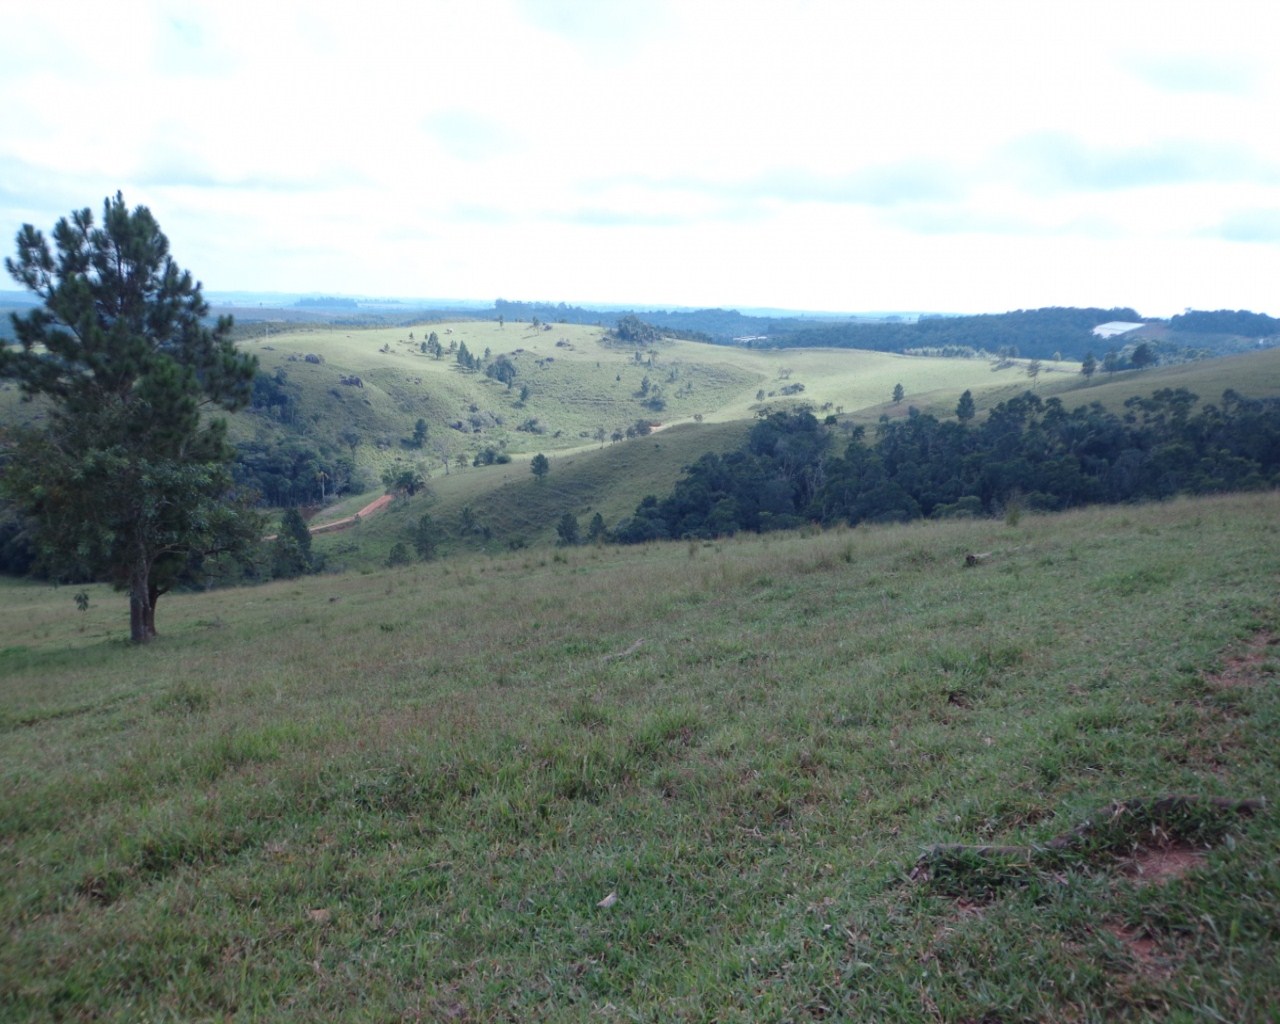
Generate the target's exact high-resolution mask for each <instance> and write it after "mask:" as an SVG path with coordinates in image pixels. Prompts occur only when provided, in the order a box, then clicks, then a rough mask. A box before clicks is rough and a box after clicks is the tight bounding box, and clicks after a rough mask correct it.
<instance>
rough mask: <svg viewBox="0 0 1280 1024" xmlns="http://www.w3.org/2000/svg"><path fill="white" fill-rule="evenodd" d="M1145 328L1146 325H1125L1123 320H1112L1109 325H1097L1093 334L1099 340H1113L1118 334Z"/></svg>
mask: <svg viewBox="0 0 1280 1024" xmlns="http://www.w3.org/2000/svg"><path fill="white" fill-rule="evenodd" d="M1146 326H1147V325H1146V324H1132V323H1126V322H1125V321H1124V320H1112V321H1111V322H1110V323H1109V324H1098V326H1097V327H1095V328H1094V329H1093V333H1094V334H1096V335H1097V336H1098V337H1099V338H1114V337H1115V336H1116V335H1118V334H1128V333H1129V332H1130V331H1136V330H1137V329H1138V328H1139V327H1146Z"/></svg>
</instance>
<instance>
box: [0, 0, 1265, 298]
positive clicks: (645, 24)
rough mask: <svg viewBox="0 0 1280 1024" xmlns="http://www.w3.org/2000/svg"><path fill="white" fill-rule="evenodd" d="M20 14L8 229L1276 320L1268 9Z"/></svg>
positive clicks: (593, 284)
mask: <svg viewBox="0 0 1280 1024" xmlns="http://www.w3.org/2000/svg"><path fill="white" fill-rule="evenodd" d="M70 10H71V8H70V5H69V4H68V3H58V2H54V3H51V4H48V5H44V6H43V7H40V8H38V9H37V7H36V6H35V5H27V6H25V7H24V8H23V9H22V12H21V13H20V14H18V15H16V16H11V17H10V18H9V19H8V21H9V22H10V24H7V25H6V33H5V35H4V37H3V38H0V182H2V183H3V184H0V200H2V202H0V209H2V210H3V211H4V212H5V217H4V218H3V220H2V221H0V230H4V231H8V232H10V233H12V232H13V231H16V229H17V227H18V226H19V225H20V223H22V222H23V221H28V220H29V221H32V222H33V223H36V224H37V225H38V226H41V227H44V228H46V229H47V228H48V227H49V226H51V225H52V223H53V221H54V220H56V219H57V217H59V216H61V215H63V214H65V213H67V212H68V211H69V210H70V209H72V208H78V207H80V206H85V205H90V206H93V207H94V208H95V209H96V208H97V207H98V206H99V205H100V203H101V200H102V197H103V196H106V195H108V194H112V193H114V192H115V190H116V189H117V188H119V189H123V190H124V192H125V195H126V199H127V200H129V201H130V202H142V203H146V204H147V205H149V206H151V207H152V209H153V211H154V212H155V214H156V216H157V217H158V219H159V220H160V222H161V224H162V226H163V227H164V228H165V230H166V231H167V232H168V233H169V235H170V237H171V240H172V241H173V247H174V252H175V254H176V255H177V257H178V258H179V260H180V261H181V262H182V263H183V264H184V265H187V266H190V267H191V269H192V270H193V272H195V273H196V274H197V275H198V276H200V277H202V278H203V280H204V281H205V284H206V286H207V287H209V288H212V289H220V288H227V289H230V288H237V289H261V290H272V289H309V290H317V291H326V292H338V291H345V292H354V293H377V294H388V293H392V294H404V295H424V294H425V295H451V296H457V297H462V296H471V297H479V298H487V297H492V296H497V295H503V296H505V297H507V298H525V297H537V298H546V299H561V298H563V299H566V300H580V301H591V300H596V301H609V300H614V301H628V300H634V301H643V302H664V303H671V304H676V303H681V304H692V305H704V304H705V305H712V304H751V305H795V306H801V307H805V308H823V307H825V308H844V309H850V308H853V309H864V308H878V309H884V308H890V307H894V306H902V307H904V308H913V309H914V308H919V309H948V310H957V311H962V310H995V309H1005V308H1015V307H1027V306H1032V305H1037V304H1041V303H1047V302H1053V303H1070V304H1090V305H1094V304H1096V305H1112V304H1123V305H1130V304H1132V305H1136V306H1137V307H1138V308H1139V310H1140V311H1142V312H1152V313H1155V312H1172V311H1176V310H1178V309H1181V308H1182V307H1183V306H1186V305H1198V304H1200V303H1201V300H1200V299H1198V298H1197V297H1196V296H1198V295H1201V296H1205V297H1206V300H1207V299H1208V297H1212V300H1213V301H1214V302H1215V303H1216V304H1217V305H1218V306H1230V307H1233V308H1237V307H1247V308H1255V309H1260V310H1267V311H1271V312H1280V308H1278V307H1277V302H1280V299H1278V298H1277V295H1276V291H1275V288H1274V281H1276V280H1277V279H1280V273H1278V271H1280V256H1278V255H1277V252H1276V246H1275V241H1276V238H1275V231H1274V220H1275V213H1274V211H1275V210H1276V209H1280V136H1277V135H1276V134H1275V133H1274V132H1272V131H1270V130H1269V125H1270V123H1271V121H1272V120H1274V116H1275V111H1276V110H1278V109H1280V66H1278V65H1277V64H1276V62H1275V61H1274V59H1273V56H1272V55H1271V53H1270V52H1269V51H1270V40H1272V39H1274V38H1275V35H1276V29H1277V28H1280V14H1277V13H1273V12H1272V5H1269V4H1264V3H1262V2H1258V3H1250V2H1235V3H1232V2H1226V3H1220V4H1215V5H1214V6H1213V8H1212V10H1208V9H1206V8H1204V7H1203V6H1202V5H1200V4H1197V3H1190V2H1187V0H1181V2H1179V0H1171V2H1163V3H1156V2H1146V0H1143V2H1131V3H1125V4H1110V3H1109V4H1103V3H1101V2H1098V0H1088V2H1073V3H1070V4H1068V3H1065V2H1053V3H1047V4H1009V3H1003V2H997V0H985V2H974V3H967V4H955V3H950V2H944V0H936V2H935V0H903V2H899V3H894V4H888V3H884V4H878V3H875V4H873V3H857V4H855V3H851V2H848V0H791V2H784V0H732V2H730V0H699V2H698V3H677V2H665V3H659V2H655V0H473V2H468V3H465V4H464V3H452V2H446V0H428V2H425V3H423V4H419V5H415V6H412V7H408V6H405V5H401V4H392V3H387V2H382V0H373V2H367V3H364V4H358V5H357V4H350V3H349V2H341V3H339V2H333V0H325V2H319V3H316V2H310V3H302V2H273V3H262V2H260V0H258V2H254V3H249V2H247V0H241V2H228V3H219V4H215V3H211V2H209V3H197V4H188V3H177V2H170V0H150V2H148V0H133V2H128V0H125V2H120V3H116V4H112V5H98V6H90V7H82V6H81V5H76V6H75V16H74V17H70V16H68V12H69V11H70Z"/></svg>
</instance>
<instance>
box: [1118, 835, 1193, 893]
mask: <svg viewBox="0 0 1280 1024" xmlns="http://www.w3.org/2000/svg"><path fill="white" fill-rule="evenodd" d="M1204 859H1205V854H1204V851H1203V850H1195V849H1192V848H1191V847H1189V846H1181V845H1177V844H1175V845H1172V846H1162V847H1141V848H1139V849H1137V850H1135V851H1134V852H1133V854H1132V855H1130V856H1129V857H1126V858H1125V859H1124V860H1123V861H1122V862H1121V865H1120V871H1121V872H1122V873H1123V874H1125V875H1127V876H1128V877H1129V878H1130V879H1131V880H1132V881H1133V883H1134V884H1135V885H1167V884H1168V883H1170V882H1172V881H1174V880H1175V879H1178V878H1181V877H1182V876H1183V875H1186V874H1188V873H1190V872H1191V871H1194V870H1195V869H1196V868H1198V867H1199V866H1200V865H1201V864H1203V863H1204Z"/></svg>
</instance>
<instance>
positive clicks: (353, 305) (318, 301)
mask: <svg viewBox="0 0 1280 1024" xmlns="http://www.w3.org/2000/svg"><path fill="white" fill-rule="evenodd" d="M294 305H297V306H302V307H303V308H307V307H316V306H319V307H322V308H324V309H357V308H359V305H360V304H359V303H358V302H356V300H355V299H339V298H336V297H334V296H332V295H319V296H315V297H309V298H305V299H299V300H298V301H297V302H296V303H294Z"/></svg>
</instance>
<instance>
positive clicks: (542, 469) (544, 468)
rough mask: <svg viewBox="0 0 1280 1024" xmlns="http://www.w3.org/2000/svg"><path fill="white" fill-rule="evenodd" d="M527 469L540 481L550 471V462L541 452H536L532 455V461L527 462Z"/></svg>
mask: <svg viewBox="0 0 1280 1024" xmlns="http://www.w3.org/2000/svg"><path fill="white" fill-rule="evenodd" d="M529 471H530V472H531V473H532V474H533V475H534V476H535V477H537V478H538V482H539V483H541V482H542V480H543V478H544V477H545V476H546V475H547V474H548V473H550V472H551V462H550V460H549V459H548V458H547V457H546V456H545V455H543V454H542V452H538V454H537V455H535V456H534V457H533V461H532V462H530V463H529Z"/></svg>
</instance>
